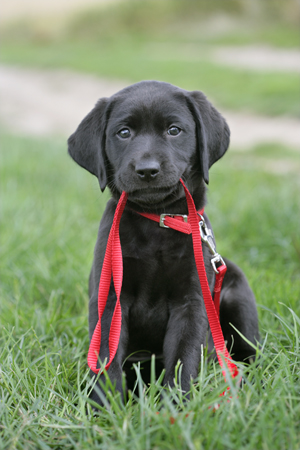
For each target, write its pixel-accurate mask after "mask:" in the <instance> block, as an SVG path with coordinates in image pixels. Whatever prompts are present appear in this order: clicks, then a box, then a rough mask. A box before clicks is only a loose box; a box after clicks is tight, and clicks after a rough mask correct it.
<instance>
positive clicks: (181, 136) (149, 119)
mask: <svg viewBox="0 0 300 450" xmlns="http://www.w3.org/2000/svg"><path fill="white" fill-rule="evenodd" d="M229 135H230V132H229V128H228V126H227V123H226V122H225V120H224V118H223V117H222V116H221V114H220V113H219V112H218V111H217V110H216V109H215V108H214V107H213V106H212V105H211V104H210V103H209V102H208V100H207V99H206V97H205V95H204V94H203V93H202V92H199V91H194V92H188V91H185V90H183V89H179V88H177V87H175V86H172V85H171V84H168V83H163V82H158V81H143V82H140V83H137V84H134V85H132V86H129V87H127V88H125V89H123V90H122V91H120V92H118V93H117V94H115V95H113V96H112V97H110V98H103V99H100V100H99V101H98V103H97V104H96V106H95V108H94V109H93V110H92V111H91V112H90V113H89V114H88V115H87V116H86V117H85V118H84V119H83V121H82V122H81V123H80V125H79V127H78V128H77V130H76V131H75V133H73V134H72V135H71V136H70V138H69V140H68V144H69V154H70V155H71V156H72V158H73V159H74V160H75V161H76V162H77V163H78V164H79V165H80V166H82V167H84V168H85V169H87V170H88V171H89V172H91V173H92V174H94V175H96V176H97V177H98V180H99V184H100V188H101V190H102V191H103V190H104V189H105V187H106V185H107V186H108V187H109V188H110V190H111V191H112V193H113V194H115V195H119V194H120V193H121V192H122V191H126V192H127V193H128V199H129V201H131V202H133V203H135V204H137V205H139V206H148V207H149V206H151V205H153V206H161V205H165V204H167V203H170V202H171V201H172V200H174V199H176V196H177V195H179V192H180V188H179V186H180V182H179V180H180V178H183V179H184V180H185V181H187V185H188V184H189V180H191V179H193V180H195V179H197V180H198V183H199V185H201V181H202V180H204V181H205V183H207V184H208V179H209V177H208V170H209V168H210V167H211V166H212V164H214V163H215V162H216V161H217V160H218V159H219V158H221V156H223V154H224V153H225V152H226V150H227V148H228V145H229ZM202 183H203V181H202ZM188 187H189V188H191V192H193V190H194V189H193V186H188Z"/></svg>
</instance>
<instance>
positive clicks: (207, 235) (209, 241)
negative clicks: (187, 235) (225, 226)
mask: <svg viewBox="0 0 300 450" xmlns="http://www.w3.org/2000/svg"><path fill="white" fill-rule="evenodd" d="M200 219H201V220H200V222H199V228H200V235H201V240H202V242H204V243H205V244H206V245H207V246H208V249H209V251H210V253H211V254H212V256H213V257H212V259H211V261H210V262H211V265H212V268H213V269H214V271H215V272H216V273H219V271H218V269H217V267H216V264H217V263H221V264H225V262H224V259H223V258H222V256H221V255H220V254H219V253H218V252H217V250H216V246H215V243H214V239H213V234H212V231H211V229H210V228H208V227H207V225H206V223H205V220H204V217H203V216H201V215H200Z"/></svg>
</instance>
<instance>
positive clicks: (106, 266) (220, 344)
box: [87, 180, 238, 381]
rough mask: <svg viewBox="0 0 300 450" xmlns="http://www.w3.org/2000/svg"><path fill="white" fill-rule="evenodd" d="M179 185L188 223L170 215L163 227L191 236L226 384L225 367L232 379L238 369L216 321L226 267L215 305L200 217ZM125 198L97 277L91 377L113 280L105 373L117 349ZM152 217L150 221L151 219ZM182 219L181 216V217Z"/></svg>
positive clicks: (218, 282)
mask: <svg viewBox="0 0 300 450" xmlns="http://www.w3.org/2000/svg"><path fill="white" fill-rule="evenodd" d="M180 181H181V183H182V186H183V188H184V191H185V195H186V199H187V204H188V211H189V216H188V223H186V222H183V221H180V220H178V219H176V218H174V217H170V216H169V215H166V217H165V218H164V227H166V228H168V227H170V228H173V229H176V230H177V231H180V232H183V233H186V234H192V240H193V248H194V256H195V262H196V267H197V272H198V276H199V280H200V285H201V289H202V295H203V299H204V304H205V308H206V312H207V317H208V321H209V326H210V329H211V333H212V337H213V341H214V345H215V349H216V353H217V357H218V361H219V364H220V366H221V368H222V369H223V370H222V373H223V376H224V378H225V381H226V370H225V367H224V366H227V368H228V370H229V372H230V374H231V376H232V377H233V378H234V377H236V376H237V375H238V369H237V367H236V365H235V364H234V363H233V361H232V359H231V356H230V355H229V353H228V350H227V348H226V345H225V341H224V337H223V333H222V329H221V325H220V321H219V303H220V292H221V287H222V281H223V279H224V275H225V272H226V266H225V265H224V264H222V265H221V266H220V267H218V273H219V274H220V275H219V276H216V283H215V289H214V301H215V303H214V301H213V299H212V296H211V293H210V288H209V284H208V280H207V276H206V270H205V265H204V259H203V252H202V242H201V235H200V229H199V215H198V213H197V211H196V208H195V204H194V201H193V198H192V196H191V194H190V192H189V191H188V189H187V188H186V186H185V185H184V183H183V181H182V180H180ZM127 197H128V195H127V194H126V193H125V192H123V193H122V195H121V197H120V200H119V202H118V205H117V208H116V211H115V214H114V219H113V223H112V227H111V230H110V233H109V237H108V241H107V247H106V252H105V256H104V261H103V266H102V271H101V277H100V283H99V292H98V316H99V320H98V322H97V325H96V327H95V330H94V333H93V336H92V339H91V342H90V347H89V352H88V358H87V359H88V366H89V367H90V369H91V370H92V371H93V372H94V373H96V374H97V373H98V372H99V371H102V369H100V368H97V363H98V356H99V352H100V346H101V318H102V315H103V313H104V309H105V306H106V303H107V298H108V293H109V289H110V285H111V280H112V278H113V283H114V287H115V292H116V297H117V301H116V305H115V309H114V313H113V317H112V321H111V327H110V333H109V361H108V362H107V364H106V366H105V369H106V370H107V369H108V368H109V366H110V364H111V362H112V360H113V359H114V357H115V354H116V352H117V349H118V345H119V339H120V334H121V323H122V312H121V305H120V295H121V288H122V281H123V260H122V250H121V243H120V236H119V225H120V220H121V216H122V213H123V211H124V208H125V205H126V201H127ZM200 213H203V211H200ZM142 215H144V216H145V217H148V218H150V219H152V220H155V221H159V220H160V219H158V217H159V216H156V215H149V214H143V213H142ZM150 216H152V217H150ZM181 217H182V216H181Z"/></svg>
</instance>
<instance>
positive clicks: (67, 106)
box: [0, 66, 300, 151]
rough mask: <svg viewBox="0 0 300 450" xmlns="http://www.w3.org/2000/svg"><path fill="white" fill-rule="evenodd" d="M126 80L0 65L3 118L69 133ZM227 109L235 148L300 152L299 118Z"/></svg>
mask: <svg viewBox="0 0 300 450" xmlns="http://www.w3.org/2000/svg"><path fill="white" fill-rule="evenodd" d="M127 84H129V83H126V82H120V81H115V82H114V81H111V80H110V81H109V80H105V79H99V78H96V77H93V76H89V75H79V74H77V73H74V72H69V71H66V70H53V71H43V70H33V69H23V68H22V69H21V68H14V67H7V66H0V97H1V102H0V122H1V124H2V127H4V128H6V129H8V130H10V131H12V132H15V133H25V134H32V135H54V134H58V135H63V136H66V137H67V136H68V135H69V134H70V133H72V132H73V131H74V130H75V128H76V127H77V125H78V124H79V122H80V121H81V119H82V118H83V117H84V115H85V114H87V113H88V112H89V111H90V110H91V109H92V107H93V105H94V104H95V101H96V100H97V99H98V98H100V97H103V96H110V95H112V94H113V93H114V92H116V91H118V90H119V89H122V88H123V87H125V86H126V85H127ZM222 113H223V115H224V116H225V117H226V119H227V121H228V123H229V126H230V129H231V136H232V139H231V147H232V148H234V149H236V150H247V149H248V148H251V147H252V146H254V145H256V144H258V143H262V142H278V143H281V144H285V145H287V146H289V147H291V148H293V149H295V150H298V151H300V126H299V125H300V124H299V121H298V120H296V119H292V118H283V117H277V118H270V117H263V116H261V117H259V116H255V115H250V114H247V115H245V114H241V113H233V112H226V111H224V110H222Z"/></svg>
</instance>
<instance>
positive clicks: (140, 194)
mask: <svg viewBox="0 0 300 450" xmlns="http://www.w3.org/2000/svg"><path fill="white" fill-rule="evenodd" d="M179 188H180V184H179V183H177V184H176V185H175V186H169V187H152V188H149V187H147V188H143V189H137V190H135V191H132V192H129V193H128V200H129V201H131V202H133V203H136V204H138V205H140V206H143V207H151V206H161V205H162V204H166V203H169V202H170V201H172V200H176V198H177V197H178V191H179Z"/></svg>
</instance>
